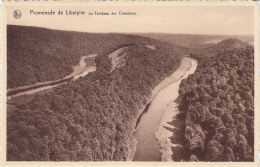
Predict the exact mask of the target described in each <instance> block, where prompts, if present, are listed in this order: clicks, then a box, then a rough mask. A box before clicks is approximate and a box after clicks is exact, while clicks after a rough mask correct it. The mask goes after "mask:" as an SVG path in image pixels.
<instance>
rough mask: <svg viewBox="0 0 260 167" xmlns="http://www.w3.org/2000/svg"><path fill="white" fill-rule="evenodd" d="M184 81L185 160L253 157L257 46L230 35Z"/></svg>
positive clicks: (181, 104)
mask: <svg viewBox="0 0 260 167" xmlns="http://www.w3.org/2000/svg"><path fill="white" fill-rule="evenodd" d="M209 50H210V51H213V50H214V51H215V52H216V53H215V54H214V56H210V57H208V56H207V54H205V55H200V56H198V55H197V56H196V58H197V59H198V60H199V65H198V68H197V70H196V72H195V73H194V74H192V75H191V76H189V77H188V78H187V79H186V80H183V81H182V82H181V85H180V90H179V93H180V97H181V98H182V101H181V103H180V105H179V108H180V110H181V112H183V113H184V114H185V134H184V138H185V141H186V145H185V146H186V155H187V157H186V160H190V161H254V49H253V47H252V46H247V44H245V43H243V42H241V41H239V40H237V39H227V40H224V41H222V42H220V43H218V44H216V45H215V46H214V47H211V48H209Z"/></svg>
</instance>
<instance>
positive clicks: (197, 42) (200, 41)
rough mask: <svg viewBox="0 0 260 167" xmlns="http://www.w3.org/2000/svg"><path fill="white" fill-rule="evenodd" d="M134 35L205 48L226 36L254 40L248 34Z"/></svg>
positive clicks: (245, 40) (244, 40)
mask: <svg viewBox="0 0 260 167" xmlns="http://www.w3.org/2000/svg"><path fill="white" fill-rule="evenodd" d="M135 35H139V36H144V37H150V38H153V39H157V40H160V41H164V42H167V43H170V44H175V45H180V46H185V47H189V48H201V47H203V48H205V47H208V46H212V45H214V44H216V43H218V42H221V41H222V40H224V39H227V38H237V39H239V40H241V41H243V42H247V43H251V44H253V42H254V37H253V36H250V35H237V36H225V35H192V34H168V33H136V34H135Z"/></svg>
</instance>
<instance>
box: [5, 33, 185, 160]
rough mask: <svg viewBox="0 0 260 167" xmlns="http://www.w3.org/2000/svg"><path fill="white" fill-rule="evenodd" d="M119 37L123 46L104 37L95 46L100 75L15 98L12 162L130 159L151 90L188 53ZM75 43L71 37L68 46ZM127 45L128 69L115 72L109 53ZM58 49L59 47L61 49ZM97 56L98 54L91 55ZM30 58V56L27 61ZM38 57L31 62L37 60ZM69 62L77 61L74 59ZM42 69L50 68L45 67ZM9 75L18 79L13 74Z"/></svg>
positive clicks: (9, 137)
mask: <svg viewBox="0 0 260 167" xmlns="http://www.w3.org/2000/svg"><path fill="white" fill-rule="evenodd" d="M55 32H56V31H55ZM35 33H36V32H34V33H32V32H30V33H27V34H35ZM56 33H61V32H58V31H57V32H56ZM70 33H71V32H70ZM14 34H15V32H14ZM39 34H42V33H39ZM74 35H75V34H74ZM79 35H80V34H79ZM96 36H98V35H96ZM100 36H103V35H102V34H100ZM105 36H106V35H105ZM107 36H111V35H107ZM116 37H118V36H116ZM42 38H45V35H43V36H42ZM63 38H65V37H63ZM77 38H81V37H78V36H76V37H75V39H77ZM111 38H112V37H111ZM118 38H119V42H118V43H120V42H121V45H116V44H114V46H113V47H104V48H102V47H103V46H104V45H106V42H104V43H103V40H101V39H102V37H99V38H98V39H95V41H96V42H94V44H93V46H95V48H99V49H100V50H101V49H103V50H102V51H100V52H99V55H98V56H97V57H96V60H95V61H96V63H97V70H96V71H95V72H92V73H90V74H88V75H87V76H85V77H82V78H80V79H78V80H76V81H74V82H69V83H68V84H64V85H61V86H58V87H56V88H53V89H52V90H51V91H47V92H45V93H40V94H36V95H29V97H28V96H27V97H26V98H24V97H23V96H20V97H16V98H14V99H16V100H14V99H12V100H13V103H12V105H11V104H9V105H8V111H7V160H8V161H101V160H103V161H105V160H114V161H124V160H129V158H130V156H131V155H130V154H131V149H132V148H133V146H134V137H133V132H134V128H135V120H136V118H137V116H138V114H140V113H138V110H139V109H140V108H141V107H142V106H143V105H144V104H146V103H147V102H148V100H149V97H150V95H151V90H152V89H153V88H154V87H155V86H156V85H157V84H158V83H160V82H161V81H162V80H163V79H164V78H165V77H167V76H169V75H170V74H172V73H173V72H174V71H175V70H176V69H177V68H178V67H179V65H180V62H181V60H182V59H183V54H184V53H183V52H182V51H181V50H180V49H178V47H176V46H174V45H170V44H166V43H163V42H157V41H155V40H148V39H147V40H146V41H145V42H146V43H148V44H150V45H153V46H155V47H156V49H155V50H152V49H149V48H147V47H146V46H145V45H144V43H143V41H144V39H146V38H140V37H136V36H129V37H128V38H132V42H131V44H124V43H122V41H121V40H122V38H121V37H118ZM124 38H126V36H124ZM46 39H47V38H46ZM48 39H49V38H48ZM51 39H52V38H51ZM140 39H141V40H140ZM13 40H14V39H13ZM41 40H43V39H41ZM53 40H54V39H53ZM56 40H59V38H56V39H55V41H56ZM60 40H61V39H60ZM18 41H19V39H18ZM63 41H64V40H63ZM69 41H71V39H68V40H65V41H64V42H69ZM112 41H114V39H112ZM75 42H76V41H75ZM23 43H24V42H23ZM50 44H51V42H50ZM54 44H55V42H54ZM76 44H77V42H76ZM68 45H69V46H70V44H69V43H68ZM16 46H17V44H15V45H14V46H13V47H16ZM123 46H124V47H125V46H126V47H127V49H126V55H125V59H126V61H125V65H124V66H122V67H120V68H117V69H115V70H113V71H112V72H111V67H112V65H111V59H109V58H108V54H109V53H111V52H113V51H115V50H117V49H118V48H120V47H123ZM39 47H42V50H44V46H41V45H40V44H39ZM70 47H71V48H73V47H74V46H70ZM53 48H55V49H56V47H55V45H54V46H53ZM37 49H38V48H37ZM33 50H35V48H33ZM64 50H66V49H64ZM13 52H14V51H13ZM13 52H12V53H13ZM39 52H43V51H39ZM92 52H97V50H94V49H92V50H89V51H88V52H87V53H92ZM63 53H64V52H63V51H62V52H60V54H61V55H60V57H61V58H60V59H64V57H65V56H64V55H62V54H63ZM72 53H73V52H72ZM76 53H79V52H76ZM9 54H10V53H9ZM84 54H86V52H84ZM14 55H15V54H14ZM36 55H37V54H36ZM67 55H69V54H67ZM67 55H66V56H67ZM79 55H83V52H82V53H80V54H79ZM17 56H18V55H17ZM38 56H39V55H38ZM45 56H46V55H45ZM29 58H30V57H28V58H27V59H26V58H25V60H24V62H26V61H29ZM32 58H33V59H31V60H30V61H37V60H35V59H34V58H35V57H33V56H32ZM9 60H10V61H14V60H13V59H9ZM57 60H59V59H57ZM68 60H71V61H74V60H72V58H70V57H68ZM21 61H22V60H21ZM66 61H67V60H64V62H66ZM46 62H47V60H46ZM48 62H50V61H48ZM9 63H10V62H9ZM12 63H14V62H12ZM12 63H10V66H9V67H8V68H10V67H11V66H12V65H13V64H12ZM17 63H18V62H15V63H14V65H13V66H16V65H17ZM75 63H76V61H75ZM29 64H33V63H29ZM65 64H66V63H65ZM41 66H42V68H43V67H46V66H45V65H44V64H42V65H41ZM23 68H24V67H23V66H22V67H21V70H22V69H23ZM55 68H56V66H55ZM34 72H35V71H34V70H33V69H32V73H34ZM44 72H45V70H44ZM37 73H39V72H37ZM9 74H10V75H11V77H14V76H13V75H12V74H13V73H12V71H11V70H10V71H9ZM9 74H8V75H9ZM29 78H30V77H29ZM32 78H33V77H32ZM43 80H44V79H43ZM10 81H11V80H10ZM12 81H13V80H12ZM19 82H20V81H19V78H17V80H14V84H11V85H12V86H16V84H19ZM24 84H26V83H25V82H22V85H24ZM23 99H26V100H25V101H23ZM14 101H16V102H14Z"/></svg>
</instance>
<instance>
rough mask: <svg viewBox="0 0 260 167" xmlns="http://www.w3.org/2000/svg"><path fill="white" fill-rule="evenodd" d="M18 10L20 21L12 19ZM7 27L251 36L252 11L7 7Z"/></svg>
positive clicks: (250, 9)
mask: <svg viewBox="0 0 260 167" xmlns="http://www.w3.org/2000/svg"><path fill="white" fill-rule="evenodd" d="M14 10H20V11H21V12H22V17H21V18H20V19H14V18H13V11H14ZM30 10H34V11H50V10H53V11H56V12H58V11H59V10H62V11H64V12H65V10H72V11H73V10H81V11H85V12H86V15H85V16H66V15H63V16H58V15H56V16H35V15H30ZM95 11H96V12H109V13H111V12H119V11H123V12H136V13H137V15H134V16H120V15H117V16H89V15H88V12H95ZM7 14H8V17H7V24H13V25H26V26H37V27H46V28H51V29H59V30H73V31H83V32H162V33H183V34H221V35H253V34H254V8H253V7H249V6H247V7H240V6H237V7H235V6H234V7H230V6H227V7H223V6H217V7H206V6H205V7H196V6H193V7H180V6H178V7H177V6H168V7H162V6H161V7H136V6H135V7H122V6H121V7H112V6H111V7H107V6H106V7H105V8H104V7H69V6H68V7H22V6H21V7H7Z"/></svg>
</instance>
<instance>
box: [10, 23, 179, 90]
mask: <svg viewBox="0 0 260 167" xmlns="http://www.w3.org/2000/svg"><path fill="white" fill-rule="evenodd" d="M149 42H152V43H158V42H157V41H156V40H152V39H149V38H146V37H140V36H134V35H127V34H116V33H108V34H104V33H103V34H100V33H83V32H72V31H59V30H50V29H46V28H38V27H27V26H15V25H8V26H7V87H8V89H9V88H15V87H20V86H26V85H32V84H35V83H37V82H43V81H53V80H58V79H62V78H63V77H65V76H66V75H69V74H71V73H72V71H73V68H72V67H73V66H75V65H77V64H78V63H79V60H80V58H81V57H82V56H85V55H89V54H101V53H103V51H104V50H107V49H113V48H117V47H119V46H120V45H129V44H133V43H149ZM180 48H181V47H180Z"/></svg>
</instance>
